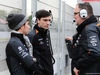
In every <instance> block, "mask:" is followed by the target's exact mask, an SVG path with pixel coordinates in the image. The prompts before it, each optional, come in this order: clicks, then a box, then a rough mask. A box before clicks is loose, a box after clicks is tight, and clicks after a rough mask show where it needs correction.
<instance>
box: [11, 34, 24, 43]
mask: <svg viewBox="0 0 100 75" xmlns="http://www.w3.org/2000/svg"><path fill="white" fill-rule="evenodd" d="M11 37H17V38H19V39H20V40H21V41H22V42H23V43H25V40H24V38H23V34H22V33H17V32H12V33H11Z"/></svg>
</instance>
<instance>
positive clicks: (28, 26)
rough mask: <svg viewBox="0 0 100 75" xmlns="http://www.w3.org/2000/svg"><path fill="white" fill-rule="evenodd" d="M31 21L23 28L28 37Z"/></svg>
mask: <svg viewBox="0 0 100 75" xmlns="http://www.w3.org/2000/svg"><path fill="white" fill-rule="evenodd" d="M30 28H31V27H30V25H29V21H26V23H25V25H23V26H22V31H23V34H25V35H27V34H28V33H29V31H30Z"/></svg>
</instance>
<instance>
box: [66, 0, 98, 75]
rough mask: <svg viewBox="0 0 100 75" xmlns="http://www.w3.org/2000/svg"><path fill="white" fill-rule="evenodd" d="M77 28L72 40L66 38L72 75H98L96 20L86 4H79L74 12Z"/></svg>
mask: <svg viewBox="0 0 100 75" xmlns="http://www.w3.org/2000/svg"><path fill="white" fill-rule="evenodd" d="M74 18H75V19H76V25H77V26H78V27H77V28H76V29H77V33H76V34H75V35H74V36H73V38H69V37H66V40H73V44H71V43H72V42H70V41H66V42H67V48H68V51H69V52H70V53H69V54H70V57H71V59H72V63H71V65H72V75H90V74H92V75H99V74H100V39H99V36H98V35H99V32H98V30H97V20H96V18H95V16H94V15H93V9H92V7H91V5H90V4H89V3H88V2H85V3H79V4H77V5H76V7H75V10H74Z"/></svg>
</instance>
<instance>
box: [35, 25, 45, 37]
mask: <svg viewBox="0 0 100 75" xmlns="http://www.w3.org/2000/svg"><path fill="white" fill-rule="evenodd" d="M34 29H36V30H37V31H38V32H39V33H40V34H42V35H45V34H47V30H45V29H43V28H40V27H38V25H35V26H34Z"/></svg>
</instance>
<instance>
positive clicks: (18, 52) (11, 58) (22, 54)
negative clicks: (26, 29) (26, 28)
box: [6, 33, 36, 75]
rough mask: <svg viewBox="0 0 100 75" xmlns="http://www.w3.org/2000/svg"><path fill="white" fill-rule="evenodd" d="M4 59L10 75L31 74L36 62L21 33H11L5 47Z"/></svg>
mask: <svg viewBox="0 0 100 75" xmlns="http://www.w3.org/2000/svg"><path fill="white" fill-rule="evenodd" d="M6 56H7V58H6V61H7V65H8V68H9V71H10V73H11V75H33V72H34V70H36V69H35V65H36V63H35V62H34V61H33V57H32V56H31V55H30V53H29V50H28V48H27V46H26V44H25V40H24V39H23V34H17V33H11V38H10V40H9V42H8V44H7V47H6Z"/></svg>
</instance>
